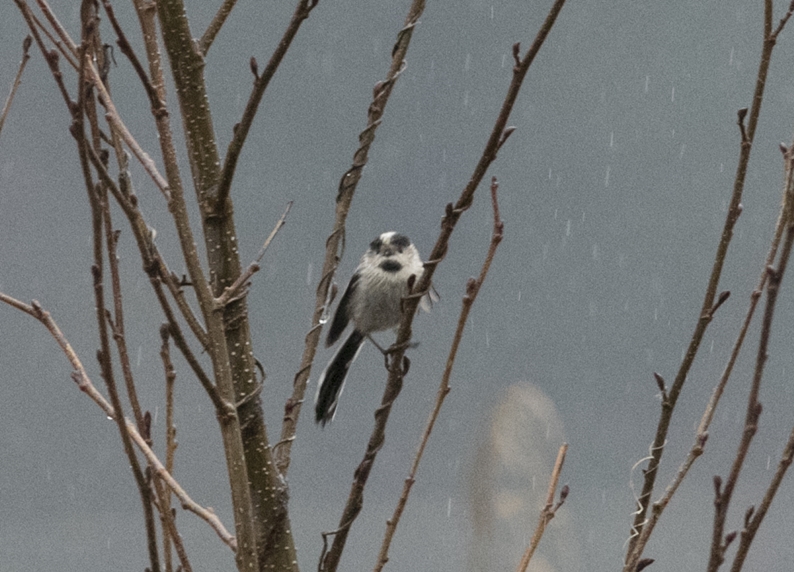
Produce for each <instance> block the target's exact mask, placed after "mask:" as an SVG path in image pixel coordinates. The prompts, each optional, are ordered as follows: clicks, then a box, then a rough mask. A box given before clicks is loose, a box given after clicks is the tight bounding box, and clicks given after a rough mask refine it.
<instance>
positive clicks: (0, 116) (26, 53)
mask: <svg viewBox="0 0 794 572" xmlns="http://www.w3.org/2000/svg"><path fill="white" fill-rule="evenodd" d="M32 42H33V38H32V37H31V36H30V35H27V36H25V39H24V40H23V41H22V60H21V61H20V62H19V69H17V75H16V76H14V81H13V83H11V90H10V91H9V92H8V97H7V98H6V102H5V104H4V105H3V111H2V112H0V133H2V132H3V124H4V123H5V122H6V116H7V115H8V110H9V109H11V103H12V102H13V101H14V95H15V94H16V92H17V89H18V88H19V85H20V84H21V83H22V72H24V71H25V66H26V65H28V60H29V59H30V44H31V43H32Z"/></svg>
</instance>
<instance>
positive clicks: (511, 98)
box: [321, 0, 565, 572]
mask: <svg viewBox="0 0 794 572" xmlns="http://www.w3.org/2000/svg"><path fill="white" fill-rule="evenodd" d="M564 4H565V0H555V2H554V5H553V6H552V7H551V9H550V10H549V13H548V15H547V16H546V19H545V21H544V22H543V24H542V25H541V28H540V30H539V31H538V34H537V35H536V36H535V40H534V41H533V43H532V46H531V47H530V49H529V50H528V51H527V53H526V55H525V56H524V57H523V58H522V59H521V60H520V62H521V63H520V65H516V66H515V67H514V68H513V79H512V81H511V82H510V86H509V87H508V90H507V95H506V96H505V99H504V102H503V103H502V108H501V110H500V112H499V116H498V117H497V119H496V122H495V123H494V127H493V130H492V131H491V136H490V137H489V139H488V143H487V144H486V145H485V149H484V150H483V154H482V156H481V157H480V160H479V162H478V163H477V166H476V167H475V170H474V173H473V175H472V177H471V178H470V179H469V182H468V184H467V185H466V187H465V189H464V190H463V192H462V193H461V195H460V197H459V198H458V201H457V203H456V204H455V205H452V204H449V205H447V208H446V211H445V214H444V217H443V219H442V222H441V233H440V234H439V237H438V239H437V240H436V244H435V246H434V247H433V251H432V253H431V254H430V259H429V260H428V261H427V262H425V265H424V272H423V273H422V277H421V278H420V279H419V281H418V283H417V284H416V285H415V286H414V291H413V293H412V294H411V295H410V296H408V297H407V298H406V299H405V303H404V305H403V315H402V320H401V323H400V327H399V329H398V332H397V340H396V341H395V343H394V346H393V347H394V352H393V354H392V357H391V367H390V368H389V379H388V381H387V382H386V389H385V390H384V393H383V398H382V399H381V405H380V407H379V408H378V409H377V410H376V411H375V426H374V427H373V429H372V433H371V435H370V439H369V442H368V444H367V450H366V453H365V454H364V458H363V460H362V461H361V463H360V464H359V465H358V468H357V469H356V472H355V476H354V479H353V483H352V485H351V488H350V494H349V496H348V499H347V503H346V505H345V508H344V510H343V512H342V517H341V518H340V519H339V522H340V523H345V526H341V524H340V529H339V532H338V534H336V535H335V536H334V541H333V544H332V545H331V549H330V550H329V551H328V553H327V554H326V555H325V557H324V558H323V560H322V562H321V568H322V570H323V571H327V572H333V571H335V570H336V568H337V566H338V565H339V560H340V558H341V555H342V551H343V550H344V546H345V542H346V541H347V535H348V532H349V531H350V525H351V524H352V522H353V521H354V520H355V518H356V517H357V516H358V514H359V513H360V512H361V507H362V506H363V495H364V487H365V486H366V482H367V479H368V478H369V474H370V471H371V470H372V465H373V463H374V461H375V457H376V456H377V454H378V451H379V450H380V448H381V447H382V445H383V441H384V439H385V432H386V424H387V422H388V419H389V413H390V412H391V407H392V404H393V403H394V400H395V399H396V398H397V396H398V395H399V393H400V391H401V390H402V382H403V377H404V376H405V374H406V373H407V371H408V368H409V367H410V360H408V359H407V358H406V357H405V350H406V348H408V347H409V345H410V340H411V335H412V330H411V325H412V323H413V318H414V315H415V314H416V309H417V307H418V306H419V301H420V299H421V297H422V296H424V295H425V294H426V293H427V292H429V291H430V286H431V283H432V278H433V273H434V272H435V269H436V267H437V266H438V264H439V263H440V262H441V260H442V259H443V258H444V255H445V253H446V251H447V245H448V244H449V239H450V237H451V236H452V232H453V231H454V229H455V225H456V223H457V221H458V220H459V219H460V217H461V215H462V214H463V213H464V212H465V211H466V210H468V208H469V207H470V206H471V204H472V201H473V199H474V192H475V191H476V190H477V187H478V186H479V184H480V182H481V181H482V179H483V177H484V176H485V173H486V172H487V170H488V168H489V167H490V165H491V163H492V162H493V161H494V160H495V159H496V154H497V151H498V150H499V146H500V145H501V144H503V143H504V141H505V138H506V134H505V128H506V126H507V120H508V119H509V117H510V112H511V111H512V109H513V105H514V104H515V101H516V98H517V97H518V93H519V91H520V89H521V85H522V83H523V81H524V77H525V76H526V73H527V71H528V70H529V67H530V66H531V64H532V62H533V61H534V59H535V56H536V55H537V53H538V52H539V51H540V48H541V46H542V45H543V42H544V41H545V39H546V37H547V36H548V34H549V32H550V31H551V29H552V27H553V26H554V22H555V20H556V19H557V16H558V15H559V13H560V10H562V7H563V5H564ZM516 51H517V49H516ZM343 181H344V180H343Z"/></svg>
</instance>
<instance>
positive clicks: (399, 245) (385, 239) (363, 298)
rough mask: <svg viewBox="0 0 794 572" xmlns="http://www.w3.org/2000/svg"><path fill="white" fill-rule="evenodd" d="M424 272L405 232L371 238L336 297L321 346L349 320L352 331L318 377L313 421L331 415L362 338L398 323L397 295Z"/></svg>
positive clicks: (405, 291)
mask: <svg viewBox="0 0 794 572" xmlns="http://www.w3.org/2000/svg"><path fill="white" fill-rule="evenodd" d="M423 272H424V265H423V264H422V259H421V258H419V252H418V251H417V250H416V247H415V246H414V245H413V244H411V241H410V240H409V239H408V237H407V236H405V235H404V234H398V233H396V232H384V233H383V234H381V235H380V236H379V237H378V238H376V239H375V240H373V241H372V242H371V243H370V245H369V249H368V250H367V251H366V252H365V253H364V256H362V257H361V262H360V263H359V265H358V268H356V271H355V272H354V273H353V277H352V278H351V279H350V283H349V284H348V285H347V289H346V290H345V293H344V295H343V296H342V300H341V301H340V302H339V307H338V308H337V309H336V314H335V315H334V319H333V321H332V322H331V328H330V329H329V330H328V337H327V338H326V340H325V345H326V347H330V346H332V345H333V344H334V343H335V342H336V341H337V340H338V339H339V336H341V335H342V332H343V331H344V330H345V328H346V327H347V324H348V322H350V321H352V322H353V331H352V332H351V333H350V335H349V336H348V337H347V340H345V343H343V344H342V347H340V348H339V350H338V351H337V352H336V354H335V355H334V357H333V359H331V362H330V363H329V364H328V365H327V366H326V368H325V371H323V373H322V375H320V379H319V381H318V382H317V393H316V394H315V396H314V412H315V420H316V422H317V423H322V424H323V425H325V424H326V423H328V422H329V421H331V420H332V419H333V418H334V415H335V414H336V405H337V403H338V401H339V396H340V395H341V393H342V388H343V387H344V385H345V378H346V377H347V372H348V370H349V369H350V364H352V363H353V360H355V359H356V356H358V352H359V351H361V347H362V346H363V344H364V341H365V340H366V338H367V337H369V335H370V334H371V333H373V332H380V331H383V330H388V329H390V328H396V327H397V326H398V325H399V324H400V318H401V316H402V299H403V298H405V296H407V295H408V293H409V292H408V282H409V280H410V279H411V276H413V277H414V282H418V280H419V278H421V277H422V273H423ZM423 302H424V300H423ZM425 305H427V303H425ZM373 343H374V342H373Z"/></svg>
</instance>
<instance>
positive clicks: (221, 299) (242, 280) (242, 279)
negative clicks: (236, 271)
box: [215, 201, 292, 310]
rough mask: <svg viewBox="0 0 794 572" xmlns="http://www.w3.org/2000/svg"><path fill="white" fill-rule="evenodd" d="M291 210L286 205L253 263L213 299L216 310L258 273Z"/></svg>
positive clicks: (289, 203)
mask: <svg viewBox="0 0 794 572" xmlns="http://www.w3.org/2000/svg"><path fill="white" fill-rule="evenodd" d="M291 208H292V201H289V202H288V203H287V208H286V209H285V210H284V214H282V215H281V218H279V219H278V222H276V226H275V227H273V230H272V231H270V235H269V236H268V237H267V239H265V243H264V244H263V245H262V248H260V249H259V253H258V254H257V255H256V258H255V259H254V261H253V262H252V263H251V264H249V265H248V267H247V268H246V269H245V271H243V273H242V274H240V276H238V277H237V280H235V281H234V284H232V285H231V286H229V287H228V288H226V290H224V292H223V294H221V295H220V296H218V298H216V299H215V305H216V307H217V308H218V309H221V310H222V309H223V308H224V307H226V305H227V304H228V303H229V302H230V301H231V300H232V299H234V298H235V296H237V294H238V293H239V292H240V291H241V290H242V289H243V286H245V284H246V283H247V282H248V280H250V279H251V276H253V275H254V274H255V273H256V272H258V271H259V268H260V266H259V263H260V262H261V261H262V257H264V256H265V252H266V251H267V248H268V247H269V246H270V243H271V242H273V239H274V238H275V237H276V234H278V231H279V230H281V227H282V226H284V225H285V224H286V222H287V215H288V214H289V211H290V209H291Z"/></svg>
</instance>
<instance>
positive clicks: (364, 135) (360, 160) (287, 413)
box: [227, 0, 425, 475]
mask: <svg viewBox="0 0 794 572" xmlns="http://www.w3.org/2000/svg"><path fill="white" fill-rule="evenodd" d="M424 7H425V1H424V0H413V2H412V3H411V7H410V8H409V10H408V15H407V16H406V19H405V24H404V25H403V28H402V29H401V30H400V31H399V32H398V34H397V40H396V42H395V44H394V47H393V49H392V59H391V64H390V66H389V71H388V72H387V74H386V79H384V80H383V81H379V82H378V83H377V84H376V85H375V89H374V90H373V95H372V101H371V102H370V104H369V107H368V109H367V126H366V127H365V128H364V130H363V131H362V132H361V133H360V134H359V136H358V141H359V146H358V148H357V149H356V151H355V152H354V153H353V163H352V165H351V167H350V168H349V169H348V170H347V172H345V174H344V175H342V178H341V179H340V181H339V188H338V192H337V196H336V209H335V212H334V225H333V229H332V230H331V233H330V235H329V236H328V239H327V240H326V241H325V259H324V260H323V267H322V270H321V272H320V280H319V282H318V283H317V289H316V291H315V298H314V314H313V315H312V324H311V327H310V328H309V332H308V333H307V334H306V337H305V338H304V348H303V356H302V357H301V364H300V366H299V367H298V372H297V373H296V374H295V377H294V379H293V382H292V395H291V396H290V397H289V398H288V399H287V402H286V404H285V405H284V418H283V421H282V425H281V438H280V439H279V440H280V441H284V442H285V443H286V444H285V446H283V447H280V448H279V450H278V455H277V457H276V466H277V467H278V469H279V471H281V474H282V475H286V474H287V471H288V470H289V464H290V451H291V450H292V442H293V437H294V436H295V431H296V429H297V426H298V419H299V418H300V412H301V408H302V406H303V398H304V395H305V393H306V384H307V383H308V382H309V375H310V374H311V367H312V362H313V361H314V355H315V353H316V352H317V346H318V344H319V343H320V332H321V329H322V324H321V322H323V321H324V316H325V315H326V314H327V310H328V306H329V305H330V303H331V302H332V300H331V293H332V292H333V290H334V289H333V288H332V287H331V286H332V284H333V280H334V274H335V272H336V268H337V266H338V265H339V260H340V259H341V257H342V252H343V250H344V240H345V238H344V236H345V222H346V221H347V214H348V211H349V210H350V205H351V203H352V201H353V196H354V194H355V191H356V188H357V186H358V182H359V180H360V179H361V174H362V171H363V169H364V166H365V165H366V164H367V161H368V159H369V149H370V147H371V146H372V143H373V142H374V141H375V131H376V130H377V129H378V127H379V126H380V123H381V121H382V119H383V114H384V112H385V110H386V104H387V103H388V101H389V97H390V95H391V92H392V89H393V88H394V84H395V82H396V81H397V79H398V78H399V77H400V74H401V73H402V71H403V70H404V69H405V57H406V56H407V54H408V48H409V46H410V43H411V37H412V36H413V30H414V28H415V26H416V24H417V23H418V21H419V17H420V16H421V15H422V12H423V11H424ZM227 162H228V158H227Z"/></svg>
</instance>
